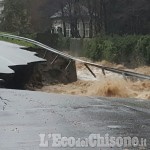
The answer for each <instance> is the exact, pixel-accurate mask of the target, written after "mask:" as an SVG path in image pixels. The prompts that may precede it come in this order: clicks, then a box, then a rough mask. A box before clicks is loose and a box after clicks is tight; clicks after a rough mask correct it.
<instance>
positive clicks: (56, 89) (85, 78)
mask: <svg viewBox="0 0 150 150" xmlns="http://www.w3.org/2000/svg"><path fill="white" fill-rule="evenodd" d="M97 63H98V64H101V65H104V66H111V67H115V68H119V69H125V70H129V69H127V68H126V67H124V66H123V65H117V64H111V63H109V62H106V61H102V62H97ZM76 66H77V75H78V81H77V82H74V83H71V84H67V85H64V84H58V85H50V86H44V87H43V88H42V89H40V90H41V91H44V92H52V93H61V94H73V95H82V96H84V95H85V96H107V97H121V98H140V99H150V81H146V80H145V81H140V80H136V81H131V80H129V79H124V78H123V77H122V76H121V75H118V74H115V73H111V72H106V76H104V75H103V74H102V71H101V70H100V69H98V68H94V67H92V70H93V71H94V73H95V74H96V75H97V78H94V77H93V76H92V75H91V74H90V72H89V71H88V70H87V69H86V68H85V67H84V66H83V65H82V64H81V63H77V64H76ZM130 70H131V69H130ZM131 71H135V72H139V73H143V74H147V75H150V67H148V66H144V67H139V68H136V69H134V70H131Z"/></svg>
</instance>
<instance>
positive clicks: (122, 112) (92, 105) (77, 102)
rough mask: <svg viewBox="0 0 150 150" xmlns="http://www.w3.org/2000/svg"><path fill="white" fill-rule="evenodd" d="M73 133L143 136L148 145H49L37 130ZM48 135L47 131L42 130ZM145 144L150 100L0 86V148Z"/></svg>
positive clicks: (36, 149)
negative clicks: (44, 143) (42, 139)
mask: <svg viewBox="0 0 150 150" xmlns="http://www.w3.org/2000/svg"><path fill="white" fill-rule="evenodd" d="M56 133H57V134H61V135H62V136H63V137H75V138H76V139H78V138H81V139H85V138H88V136H89V135H90V134H100V135H101V136H105V135H106V134H109V136H110V137H111V136H113V137H127V136H130V137H138V138H139V139H141V138H143V139H146V140H147V141H146V144H147V147H145V148H144V147H143V146H141V147H133V146H132V147H127V148H125V147H120V148H118V147H107V148H104V147H102V148H97V147H94V148H92V147H90V146H88V147H84V148H81V147H79V148H76V147H74V148H70V147H67V148H54V147H52V142H53V141H52V139H49V147H47V148H42V147H40V146H39V144H40V137H39V134H46V135H48V134H56ZM46 137H47V136H46ZM53 149H54V150H55V149H56V150H59V149H65V150H70V149H73V150H74V149H75V150H76V149H77V150H80V149H81V150H82V149H85V150H91V149H94V150H100V149H102V150H105V149H106V150H109V149H113V150H128V149H129V150H130V149H131V150H132V149H135V150H138V149H146V150H149V149H150V101H148V100H147V101H146V100H137V99H117V98H103V97H99V98H94V97H80V96H69V95H57V94H46V93H42V92H29V91H16V90H7V89H0V150H53Z"/></svg>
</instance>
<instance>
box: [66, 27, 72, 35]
mask: <svg viewBox="0 0 150 150" xmlns="http://www.w3.org/2000/svg"><path fill="white" fill-rule="evenodd" d="M66 36H67V37H70V36H71V30H70V29H66Z"/></svg>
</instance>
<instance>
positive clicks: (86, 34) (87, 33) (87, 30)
mask: <svg viewBox="0 0 150 150" xmlns="http://www.w3.org/2000/svg"><path fill="white" fill-rule="evenodd" d="M89 34H90V31H89V23H85V37H89Z"/></svg>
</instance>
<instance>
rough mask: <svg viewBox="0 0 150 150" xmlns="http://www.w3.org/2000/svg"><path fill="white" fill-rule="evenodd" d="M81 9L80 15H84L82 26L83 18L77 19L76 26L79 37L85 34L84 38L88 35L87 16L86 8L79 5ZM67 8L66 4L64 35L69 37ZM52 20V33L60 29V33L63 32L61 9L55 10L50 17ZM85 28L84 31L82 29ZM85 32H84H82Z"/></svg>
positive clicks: (69, 26)
mask: <svg viewBox="0 0 150 150" xmlns="http://www.w3.org/2000/svg"><path fill="white" fill-rule="evenodd" d="M81 9H82V16H83V17H84V26H85V28H84V26H83V20H81V19H78V23H77V28H78V32H79V35H80V37H83V36H84V35H85V38H88V37H89V17H88V9H87V8H86V7H85V6H82V7H81ZM67 11H68V8H67V6H65V7H64V17H65V26H66V36H67V37H71V25H70V22H69V15H68V12H67ZM50 19H51V21H52V28H53V32H54V33H58V32H59V30H61V32H62V34H64V27H63V19H62V11H61V10H60V11H58V12H56V13H55V14H54V15H53V16H51V17H50ZM84 30H85V31H84ZM84 33H85V34H84Z"/></svg>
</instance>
